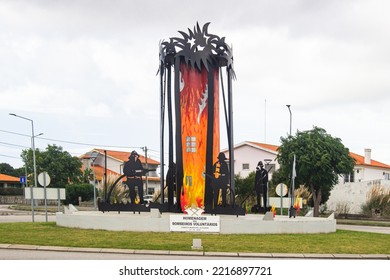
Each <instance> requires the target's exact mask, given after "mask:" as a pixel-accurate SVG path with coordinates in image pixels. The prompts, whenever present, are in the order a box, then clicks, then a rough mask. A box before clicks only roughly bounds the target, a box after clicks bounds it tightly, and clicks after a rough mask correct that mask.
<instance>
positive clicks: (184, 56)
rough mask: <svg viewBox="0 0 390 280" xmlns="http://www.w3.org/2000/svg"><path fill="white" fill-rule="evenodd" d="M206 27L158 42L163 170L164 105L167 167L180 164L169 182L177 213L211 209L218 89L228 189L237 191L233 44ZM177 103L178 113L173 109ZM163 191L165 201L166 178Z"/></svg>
mask: <svg viewBox="0 0 390 280" xmlns="http://www.w3.org/2000/svg"><path fill="white" fill-rule="evenodd" d="M208 26H209V23H206V24H205V25H204V26H203V27H202V28H201V27H200V26H199V24H197V25H196V26H195V27H194V28H193V30H191V29H188V33H185V32H182V31H179V33H180V34H181V35H182V38H179V37H173V38H170V39H169V41H163V42H162V43H161V44H160V68H159V73H160V88H161V91H160V98H161V99H160V101H161V102H160V104H161V114H160V119H161V126H160V134H161V137H160V139H161V143H160V149H161V152H160V154H161V160H160V162H161V174H165V173H164V166H165V165H164V149H165V115H166V112H165V108H166V107H167V109H168V111H167V116H168V140H169V143H168V149H169V151H168V155H169V163H168V166H169V167H170V168H172V166H174V165H173V162H175V164H176V172H171V174H172V175H173V174H174V175H175V176H176V184H175V185H174V184H173V183H172V182H173V179H172V178H170V179H169V180H168V182H167V183H168V184H170V185H168V190H169V191H168V196H172V195H173V194H176V201H177V204H176V205H175V208H176V211H177V212H186V209H187V208H189V207H191V208H192V207H199V208H204V210H205V212H206V213H210V212H212V211H213V208H214V207H213V188H212V180H213V176H212V174H213V163H214V162H215V161H216V160H217V157H218V154H219V152H220V121H219V114H220V110H219V104H220V94H219V91H220V88H221V89H222V97H223V104H224V112H225V121H226V131H227V140H228V145H229V151H228V159H229V174H228V175H227V176H228V177H230V182H231V186H230V188H231V191H232V192H234V167H233V163H234V154H233V118H232V117H233V116H232V79H233V78H234V76H235V75H234V70H233V55H232V50H231V48H230V47H229V46H228V45H227V44H226V43H225V38H224V37H222V38H220V37H219V36H217V35H214V34H210V33H209V32H208ZM223 67H224V68H226V80H227V98H226V96H225V92H224V82H223V81H224V79H223V74H222V70H221V69H222V68H223ZM172 70H173V74H172ZM172 76H173V78H172ZM172 80H173V92H172ZM226 100H227V102H226ZM226 103H227V104H226ZM173 107H174V110H175V114H173V112H172V111H173ZM173 115H174V116H175V120H173ZM173 124H175V127H174V125H173ZM174 148H175V151H174ZM173 155H175V157H176V158H175V159H174V158H173V157H174V156H173ZM172 190H173V191H172ZM161 194H162V195H161V202H162V203H163V202H164V182H161ZM172 201H173V199H172V197H168V204H169V203H170V202H172ZM232 206H234V203H232ZM171 207H172V205H170V204H169V205H168V208H171ZM227 208H228V207H226V209H227ZM241 210H242V211H241ZM224 211H225V212H226V211H227V210H224ZM237 211H238V212H240V215H241V213H242V215H244V214H245V211H243V209H241V208H239V207H237V208H236V209H234V210H233V211H231V213H232V214H237V213H238V212H237ZM226 213H227V212H226ZM227 214H228V213H227Z"/></svg>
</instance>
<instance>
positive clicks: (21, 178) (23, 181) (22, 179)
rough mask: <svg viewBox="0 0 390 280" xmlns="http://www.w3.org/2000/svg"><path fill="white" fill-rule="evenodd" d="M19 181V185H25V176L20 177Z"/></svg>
mask: <svg viewBox="0 0 390 280" xmlns="http://www.w3.org/2000/svg"><path fill="white" fill-rule="evenodd" d="M19 180H20V183H21V184H26V177H25V176H20V178H19Z"/></svg>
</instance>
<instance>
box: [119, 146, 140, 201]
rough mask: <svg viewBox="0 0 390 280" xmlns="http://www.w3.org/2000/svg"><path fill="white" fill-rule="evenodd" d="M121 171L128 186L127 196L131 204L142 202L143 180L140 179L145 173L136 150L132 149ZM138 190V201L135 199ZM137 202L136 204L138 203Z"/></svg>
mask: <svg viewBox="0 0 390 280" xmlns="http://www.w3.org/2000/svg"><path fill="white" fill-rule="evenodd" d="M123 173H124V174H125V175H126V177H127V180H126V185H127V187H128V188H129V197H130V202H131V203H132V204H136V203H137V202H138V203H140V204H144V182H143V181H142V175H144V174H145V171H144V168H143V167H142V163H141V161H140V159H139V154H138V153H137V152H136V151H132V152H131V154H130V156H129V160H128V161H127V162H126V163H125V165H124V167H123ZM136 188H137V190H138V201H136V198H137V193H136V190H135V189H136ZM138 203H137V204H138Z"/></svg>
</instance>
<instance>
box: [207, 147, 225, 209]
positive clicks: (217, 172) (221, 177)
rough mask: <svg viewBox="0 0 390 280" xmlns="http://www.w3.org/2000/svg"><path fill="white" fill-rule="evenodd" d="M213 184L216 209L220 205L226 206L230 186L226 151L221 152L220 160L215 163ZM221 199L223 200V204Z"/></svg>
mask: <svg viewBox="0 0 390 280" xmlns="http://www.w3.org/2000/svg"><path fill="white" fill-rule="evenodd" d="M211 184H212V187H213V201H214V209H215V208H216V207H217V206H218V205H221V206H222V207H226V195H227V190H228V187H229V167H228V165H227V163H226V156H225V154H224V153H219V155H218V160H217V162H215V163H214V165H213V180H212V183H211ZM220 198H221V199H220ZM219 200H221V204H220V201H219Z"/></svg>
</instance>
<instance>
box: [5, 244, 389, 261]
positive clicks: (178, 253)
mask: <svg viewBox="0 0 390 280" xmlns="http://www.w3.org/2000/svg"><path fill="white" fill-rule="evenodd" d="M0 249H13V250H34V251H57V252H86V253H101V254H105V253H110V254H132V255H134V254H135V255H137V254H138V255H156V256H161V257H163V256H164V255H165V256H183V257H185V256H199V257H201V256H205V257H224V258H252V259H301V260H302V259H319V260H320V259H334V260H341V259H344V260H353V259H355V260H390V255H385V254H383V255H382V254H380V255H379V254H292V253H243V252H241V253H240V252H237V253H234V252H202V251H166V250H132V249H110V248H79V247H58V246H37V245H21V244H0Z"/></svg>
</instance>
